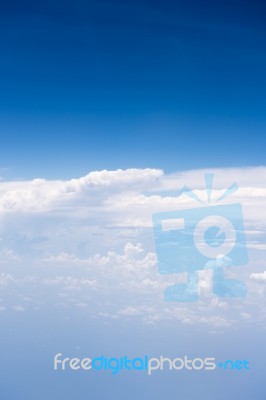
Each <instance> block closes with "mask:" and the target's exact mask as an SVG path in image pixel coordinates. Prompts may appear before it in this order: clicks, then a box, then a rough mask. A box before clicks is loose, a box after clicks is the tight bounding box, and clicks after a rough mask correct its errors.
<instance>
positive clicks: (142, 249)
mask: <svg viewBox="0 0 266 400" xmlns="http://www.w3.org/2000/svg"><path fill="white" fill-rule="evenodd" d="M204 172H207V171H204V170H197V171H187V172H182V173H175V174H163V172H162V171H161V170H156V169H128V170H124V171H123V170H117V171H95V172H91V173H89V174H88V175H86V176H85V177H81V178H78V179H72V180H68V181H62V180H61V181H60V180H58V181H48V180H42V179H35V180H33V181H27V182H26V181H20V182H3V181H1V182H0V216H1V225H0V236H1V241H0V255H1V268H3V269H2V271H3V272H2V274H1V275H0V286H1V289H2V291H3V296H2V297H3V303H4V304H3V307H4V308H6V309H10V307H9V306H10V305H11V304H12V307H13V309H14V310H15V308H14V307H17V304H21V307H24V308H25V310H28V309H30V307H42V306H43V303H44V302H46V301H47V302H49V301H50V302H51V304H52V306H53V307H57V306H58V307H66V308H68V307H78V308H79V310H80V311H81V312H82V311H84V312H86V313H88V315H90V316H93V317H95V318H96V317H97V316H98V317H99V316H100V318H116V319H117V318H129V317H130V316H133V315H134V316H136V317H137V318H139V319H140V320H142V321H143V322H145V323H157V322H160V321H165V320H169V321H171V320H174V321H179V322H180V323H184V324H195V323H199V324H210V325H213V326H220V327H222V326H227V325H228V324H234V323H235V322H236V321H237V320H238V319H239V318H241V320H243V321H244V320H245V321H249V320H252V318H253V315H254V313H253V308H252V307H255V305H256V304H257V302H258V298H259V299H260V300H259V301H260V302H261V303H260V306H261V307H263V304H264V303H263V302H265V295H264V290H262V289H259V288H258V289H257V288H256V286H261V285H258V284H256V282H264V281H266V272H261V268H262V267H261V265H260V263H262V254H263V251H264V250H265V237H266V207H265V206H266V188H265V182H266V179H265V178H266V167H260V168H243V169H241V168H239V169H227V170H224V169H221V170H214V171H213V172H215V181H214V189H213V199H218V197H219V196H220V195H221V194H222V193H223V192H224V191H225V190H226V188H227V187H229V186H230V185H231V183H233V182H234V181H236V182H237V183H238V184H239V186H240V189H239V191H238V192H236V193H234V194H233V195H232V196H231V197H229V198H228V199H226V200H225V202H224V204H230V203H232V202H233V203H238V202H240V203H241V204H242V206H243V212H244V217H245V224H246V228H247V231H246V234H247V239H248V247H249V248H250V250H251V252H252V255H251V262H250V264H249V265H248V266H247V267H246V269H243V271H245V272H242V269H241V267H239V270H237V271H235V270H234V271H226V273H228V274H229V275H230V277H231V276H232V277H233V278H234V277H235V278H238V277H239V279H246V281H248V278H247V277H248V276H250V278H251V279H250V280H249V281H250V284H251V295H250V297H248V298H247V300H246V301H244V300H243V302H242V303H238V302H235V303H232V302H230V301H228V300H226V299H224V300H221V299H218V298H216V297H215V296H214V295H213V294H212V276H211V274H210V273H209V272H207V273H206V271H204V272H201V273H200V278H201V279H200V285H199V289H200V301H199V302H198V303H197V304H195V305H193V306H191V305H186V304H167V303H165V301H164V299H163V291H164V289H165V288H166V287H167V286H169V285H172V284H175V283H182V282H185V280H186V276H185V274H173V275H169V276H165V275H160V274H159V272H158V269H157V259H156V253H155V247H154V237H153V231H152V214H153V213H154V212H159V211H167V210H179V209H181V210H182V209H184V208H190V207H200V206H201V205H200V204H197V203H196V202H194V201H193V200H192V199H190V198H189V197H188V196H186V195H185V194H183V195H181V196H176V195H177V194H178V192H179V190H180V189H181V188H182V187H183V186H184V185H187V186H189V187H191V189H194V188H195V189H196V194H197V195H198V196H199V197H200V198H202V199H203V200H206V199H207V197H206V191H205V186H204V185H205V183H204V176H203V174H204ZM208 172H210V171H208ZM164 191H166V192H165V194H164V193H163V192H164ZM234 274H235V275H234ZM238 274H239V275H238ZM252 282H253V285H254V287H253V286H252ZM10 285H15V286H16V288H17V289H15V291H13V292H12V293H13V295H14V298H11V296H10V295H9V292H10V291H9V290H8V289H9V287H10ZM14 293H15V294H14ZM28 293H30V299H31V301H26V300H25V299H26V298H27V295H28ZM44 299H45V301H44ZM237 307H239V308H238V309H237ZM17 311H18V310H17ZM247 315H250V316H251V317H250V318H248V317H247ZM261 318H262V317H261ZM265 319H266V316H265Z"/></svg>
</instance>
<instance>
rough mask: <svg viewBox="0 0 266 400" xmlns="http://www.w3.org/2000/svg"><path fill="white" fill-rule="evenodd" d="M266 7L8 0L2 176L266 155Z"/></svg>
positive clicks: (3, 33)
mask: <svg viewBox="0 0 266 400" xmlns="http://www.w3.org/2000/svg"><path fill="white" fill-rule="evenodd" d="M265 8H266V7H265V5H263V4H262V2H258V1H255V2H249V1H231V2H229V1H228V2H227V1H225V2H222V3H219V4H217V2H213V1H204V2H200V3H199V2H197V1H187V2H180V1H169V0H168V1H164V2H162V1H147V0H142V1H139V0H137V1H134V2H133V1H126V2H125V1H123V2H122V1H116V2H114V1H102V0H100V1H94V2H92V1H81V0H77V1H75V2H68V1H67V2H66V1H64V2H63V1H56V2H54V1H51V0H48V1H46V2H35V1H24V2H23V3H21V2H18V1H8V2H2V3H1V13H0V37H1V41H0V42H1V63H0V87H1V92H0V134H1V148H0V160H1V163H0V165H1V166H2V167H3V168H8V170H5V171H3V173H2V176H4V177H33V176H36V175H37V176H41V177H62V178H64V177H71V176H73V175H74V176H76V175H82V174H85V173H87V172H88V171H89V170H92V169H104V168H108V169H114V168H127V167H147V166H148V167H159V168H164V169H165V170H166V171H174V170H178V169H181V170H183V169H187V168H197V167H209V166H211V167H219V166H222V167H223V166H235V165H237V166H243V165H261V164H263V163H264V161H265V127H266V120H265V119H266V118H265V116H266V113H265V111H266V110H265V106H266V101H265V93H266V74H265V70H266V53H265V44H266V41H265V39H266V25H265V18H264V16H265Z"/></svg>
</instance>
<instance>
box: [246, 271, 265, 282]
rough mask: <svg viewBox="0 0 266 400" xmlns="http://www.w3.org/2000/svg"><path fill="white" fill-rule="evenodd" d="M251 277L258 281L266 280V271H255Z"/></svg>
mask: <svg viewBox="0 0 266 400" xmlns="http://www.w3.org/2000/svg"><path fill="white" fill-rule="evenodd" d="M250 279H252V280H253V281H257V282H266V271H264V272H262V273H254V274H251V275H250Z"/></svg>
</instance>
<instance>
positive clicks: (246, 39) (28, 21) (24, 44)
mask: <svg viewBox="0 0 266 400" xmlns="http://www.w3.org/2000/svg"><path fill="white" fill-rule="evenodd" d="M265 40H266V26H265V5H264V4H263V3H262V2H259V1H253V2H249V1H241V2H240V1H230V2H229V1H223V2H215V1H204V2H198V1H195V0H194V1H191V0H189V1H186V2H181V1H170V0H165V1H161V0H160V1H159V0H154V1H148V0H135V1H120V0H117V1H113V0H110V1H107V0H106V1H103V0H99V1H98V0H97V1H94V2H93V1H90V0H88V1H85V0H76V1H75V2H69V1H64V2H63V1H61V0H56V1H52V0H47V1H45V2H38V1H37V2H36V1H27V0H25V1H24V2H23V3H22V2H19V1H16V0H13V1H8V2H2V3H1V6H0V57H1V62H0V138H1V146H0V178H1V179H0V221H1V224H0V323H1V333H0V339H1V340H0V357H1V360H2V362H1V363H0V382H1V388H2V389H1V399H3V400H24V399H25V400H35V399H36V398H38V399H40V400H47V399H51V400H54V399H57V398H64V399H66V400H70V399H71V398H73V397H74V398H77V399H79V398H85V397H93V398H97V399H98V398H99V399H105V398H107V397H108V396H109V397H110V398H112V399H113V398H116V399H118V400H120V399H122V398H123V399H124V398H125V397H126V398H128V399H129V400H131V399H132V400H135V399H139V400H142V399H146V398H148V399H150V398H153V399H155V400H157V399H161V398H162V397H163V398H164V397H165V398H166V397H169V398H182V399H187V398H189V399H194V398H199V399H200V400H201V399H203V398H204V399H206V400H213V399H214V398H215V399H217V400H222V399H224V398H225V397H226V398H230V399H231V398H242V399H244V400H250V399H251V398H254V399H255V400H265V384H264V364H265V362H264V355H265V352H264V342H265V328H266V312H265V310H266V307H265V299H266V286H265V285H266V268H265V251H266V245H265V243H266V223H265V221H266V211H265V210H266V204H265V199H266V189H265V181H266V167H265V144H266V140H265V130H266V129H265V128H266V118H265V116H266V113H265V106H266V101H265V92H266V91H265V89H266V75H265V71H266V54H265ZM206 172H208V173H210V172H213V173H214V174H215V180H214V186H213V199H214V200H215V199H218V198H219V197H220V196H221V194H222V193H223V192H224V191H225V190H226V189H227V188H228V187H230V185H231V184H232V183H233V182H237V183H238V185H239V191H238V192H236V193H234V194H233V195H232V196H231V197H230V198H227V199H226V201H225V203H224V204H225V205H226V204H231V203H233V202H234V203H240V204H241V205H242V208H243V215H244V222H245V229H246V239H247V243H246V245H247V248H248V252H249V263H248V264H247V265H246V266H239V267H236V268H227V269H225V274H226V277H229V278H232V279H240V280H241V281H243V282H244V283H245V284H246V286H247V288H248V295H247V297H246V298H244V299H230V298H217V296H215V295H214V294H213V291H212V275H211V272H212V271H201V275H200V283H199V301H198V302H196V303H195V304H184V303H182V304H180V303H178V302H177V303H167V302H165V301H164V297H163V293H164V289H165V288H166V287H168V286H169V285H172V284H176V283H182V282H185V278H186V277H184V276H183V275H182V276H181V274H173V275H169V276H164V275H161V274H159V271H158V263H157V257H156V249H155V243H154V235H153V227H152V215H153V213H156V212H161V211H173V210H183V209H189V208H190V207H191V208H193V207H198V205H195V204H193V201H192V200H191V199H189V198H187V197H186V196H185V195H180V196H179V197H177V196H176V195H177V193H179V191H180V190H181V188H182V187H183V186H184V185H187V186H189V187H191V189H195V190H196V193H197V195H198V196H199V197H200V198H202V199H203V201H204V200H206V192H205V182H204V173H206ZM166 193H168V194H167V195H166ZM229 244H230V243H229ZM58 352H63V353H64V354H65V356H70V357H72V356H80V357H84V356H98V355H101V354H105V355H108V356H114V357H120V356H123V355H125V354H128V355H129V356H131V357H137V356H143V355H145V354H148V355H149V356H151V357H152V356H160V355H163V356H169V357H178V356H184V355H186V354H188V355H191V357H198V356H201V357H208V356H212V357H216V358H217V360H218V359H225V358H226V359H227V358H233V359H235V360H236V359H244V358H245V359H248V360H249V361H250V362H251V365H252V369H251V370H250V371H237V372H236V373H235V371H220V370H217V371H214V372H213V373H211V374H208V373H204V372H203V371H202V372H200V373H199V374H197V373H192V374H191V375H190V374H189V373H186V372H185V371H183V372H182V373H180V375H176V374H174V373H173V374H172V373H168V372H164V373H160V372H159V373H158V374H156V375H155V374H154V375H153V376H151V377H148V376H146V375H144V374H141V373H132V374H131V373H126V372H125V373H121V375H118V376H112V375H110V374H108V371H107V372H106V373H105V372H104V373H103V374H101V373H99V374H91V375H86V374H85V373H72V372H66V373H58V374H57V373H56V372H55V371H53V357H54V355H55V354H56V353H58ZM170 372H171V371H170Z"/></svg>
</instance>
